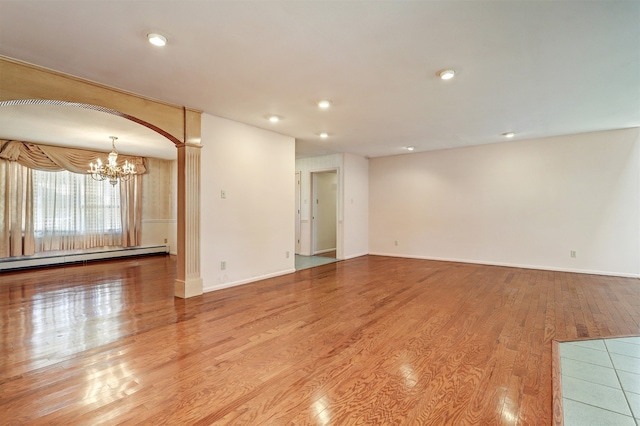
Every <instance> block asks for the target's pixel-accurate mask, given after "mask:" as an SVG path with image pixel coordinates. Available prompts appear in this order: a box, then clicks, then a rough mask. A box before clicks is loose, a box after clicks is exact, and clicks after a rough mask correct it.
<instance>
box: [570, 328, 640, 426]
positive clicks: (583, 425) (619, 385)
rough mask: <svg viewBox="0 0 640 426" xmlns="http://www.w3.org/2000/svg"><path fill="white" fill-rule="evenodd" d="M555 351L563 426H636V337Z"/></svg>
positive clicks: (639, 348)
mask: <svg viewBox="0 0 640 426" xmlns="http://www.w3.org/2000/svg"><path fill="white" fill-rule="evenodd" d="M559 347H560V368H561V373H562V408H563V412H564V424H565V426H591V425H595V426H626V425H629V426H640V337H623V338H618V339H599V340H583V341H577V342H562V343H560V344H559Z"/></svg>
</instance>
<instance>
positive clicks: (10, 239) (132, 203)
mask: <svg viewBox="0 0 640 426" xmlns="http://www.w3.org/2000/svg"><path fill="white" fill-rule="evenodd" d="M98 157H102V158H103V161H104V160H105V159H106V155H105V154H104V153H101V152H93V151H87V150H82V149H70V148H63V147H55V146H48V145H40V144H34V143H30V142H21V141H8V140H0V164H2V166H1V167H2V169H0V191H2V193H1V194H0V197H2V198H0V203H1V206H0V209H1V210H0V219H2V223H0V243H1V245H0V257H7V256H20V255H29V254H33V253H34V251H41V250H60V249H63V250H66V249H76V248H77V249H81V248H88V247H96V246H105V245H118V244H121V245H122V246H123V247H129V246H136V245H140V243H141V239H142V238H141V229H142V177H141V175H142V174H144V173H146V172H147V168H146V161H145V158H144V157H135V156H127V155H118V164H119V165H120V166H122V164H124V162H125V161H129V163H132V164H133V165H135V168H136V172H137V175H136V176H134V178H132V179H131V180H130V181H128V182H121V183H120V185H119V189H120V191H119V192H120V194H119V195H113V194H106V193H103V194H101V195H99V197H102V198H101V201H91V197H89V198H86V197H85V195H87V192H86V182H89V181H91V177H90V175H88V174H87V170H88V168H89V166H88V165H89V163H90V162H95V161H96V159H97V158H98ZM32 169H33V171H32ZM60 170H67V171H69V172H72V173H79V174H82V175H83V176H81V177H82V178H83V179H84V180H85V181H84V182H85V183H84V184H81V183H80V181H73V182H72V181H69V180H68V179H70V178H64V179H67V183H68V184H71V185H73V186H74V188H75V190H78V191H80V192H82V191H84V192H82V193H83V194H85V195H83V196H82V197H81V196H80V195H77V196H76V198H74V197H73V196H71V195H69V194H66V195H63V194H59V195H58V196H56V197H54V198H51V199H47V200H38V202H39V203H40V204H39V206H40V207H42V208H44V209H45V210H44V212H46V214H45V215H46V217H47V220H49V224H55V226H56V228H55V229H56V230H55V231H50V230H45V228H43V227H41V226H40V224H42V223H43V222H42V220H44V219H43V217H44V216H42V214H41V215H40V216H39V218H40V219H39V220H40V222H37V223H38V224H39V225H38V229H36V230H34V222H33V220H32V219H33V217H34V213H33V202H34V201H33V181H32V175H33V173H36V172H35V171H60ZM65 173H66V172H65ZM52 175H53V176H55V178H54V177H51V179H53V181H55V180H62V179H63V177H62V175H60V176H57V173H53V174H52ZM39 179H41V180H42V179H44V178H43V177H39ZM53 181H51V180H47V181H46V183H42V184H44V185H54V184H55V182H53ZM43 182H44V181H43ZM61 182H62V181H61ZM40 184H41V182H39V183H38V184H37V185H40ZM101 184H104V185H108V183H107V182H101ZM80 185H85V186H84V187H83V188H84V189H82V188H80ZM105 187H106V186H105ZM107 192H108V191H107ZM114 196H116V197H119V200H118V201H119V203H116V202H115V201H113V197H114ZM82 203H84V204H82ZM91 203H93V204H95V206H98V207H101V208H97V209H96V208H95V206H94V208H88V206H89V205H90V204H91ZM96 203H97V204H96ZM81 204H82V205H83V206H84V207H83V209H84V210H83V212H82V213H80V212H79V211H78V208H77V206H78V205H81ZM115 204H119V206H118V207H117V208H118V209H119V210H120V212H119V214H115V216H118V222H119V225H118V228H117V229H118V232H116V233H114V232H113V230H114V229H116V227H115V224H114V223H113V222H112V219H111V216H114V215H113V214H112V213H113V206H114V205H115ZM63 208H64V209H66V213H63V210H61V209H63ZM100 210H103V212H102V214H104V215H107V216H108V217H107V218H106V219H105V218H100V217H99V216H96V215H100V214H101V213H98V211H100ZM87 215H89V216H87ZM101 220H106V222H105V225H104V229H101V227H100V226H99V225H95V226H93V225H92V224H97V223H98V222H99V221H101ZM69 223H73V224H76V225H78V226H80V228H82V229H83V230H84V231H83V232H87V234H86V235H80V234H79V233H78V232H76V231H71V228H69V226H68V224H69ZM87 227H88V228H87ZM87 230H89V231H87ZM34 235H35V236H36V237H37V238H34Z"/></svg>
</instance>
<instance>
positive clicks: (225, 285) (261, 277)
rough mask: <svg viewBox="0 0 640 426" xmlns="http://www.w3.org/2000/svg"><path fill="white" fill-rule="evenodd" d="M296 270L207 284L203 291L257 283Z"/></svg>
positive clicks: (207, 291)
mask: <svg viewBox="0 0 640 426" xmlns="http://www.w3.org/2000/svg"><path fill="white" fill-rule="evenodd" d="M294 272H296V270H295V268H294V269H287V270H284V271H278V272H274V273H272V274H266V275H260V276H257V277H252V278H247V279H245V280H238V281H233V282H229V283H223V284H217V285H213V286H205V287H204V288H203V289H202V291H203V293H209V292H210V291H216V290H222V289H224V288H230V287H237V286H239V285H244V284H251V283H255V282H256V281H262V280H266V279H268V278H275V277H279V276H282V275H287V274H292V273H294Z"/></svg>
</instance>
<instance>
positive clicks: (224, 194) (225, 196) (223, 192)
mask: <svg viewBox="0 0 640 426" xmlns="http://www.w3.org/2000/svg"><path fill="white" fill-rule="evenodd" d="M220 198H227V191H225V190H224V189H221V190H220Z"/></svg>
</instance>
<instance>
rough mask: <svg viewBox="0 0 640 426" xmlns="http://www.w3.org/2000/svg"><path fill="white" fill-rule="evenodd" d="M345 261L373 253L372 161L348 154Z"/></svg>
mask: <svg viewBox="0 0 640 426" xmlns="http://www.w3.org/2000/svg"><path fill="white" fill-rule="evenodd" d="M343 205H344V219H343V222H344V232H343V234H342V239H343V241H344V244H343V245H344V253H343V254H344V256H343V258H344V259H351V258H352V257H358V256H364V255H366V254H368V253H369V160H367V159H366V158H364V157H360V156H358V155H353V154H344V202H343Z"/></svg>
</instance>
